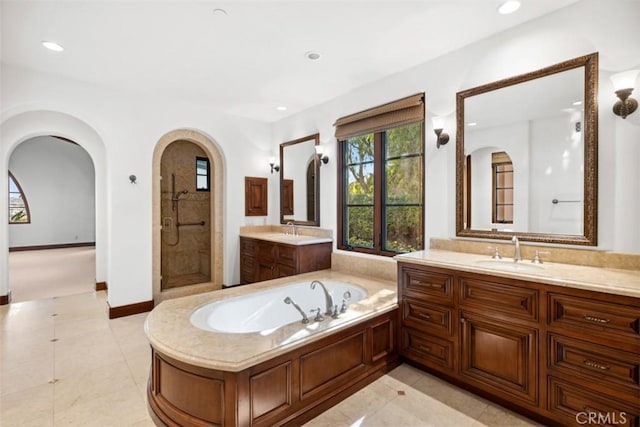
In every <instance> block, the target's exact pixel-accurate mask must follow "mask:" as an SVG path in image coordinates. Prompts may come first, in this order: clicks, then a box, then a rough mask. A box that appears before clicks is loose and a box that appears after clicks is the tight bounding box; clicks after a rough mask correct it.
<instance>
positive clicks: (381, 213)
mask: <svg viewBox="0 0 640 427" xmlns="http://www.w3.org/2000/svg"><path fill="white" fill-rule="evenodd" d="M414 124H419V126H420V131H419V134H420V137H421V142H420V144H421V148H422V151H421V153H420V154H418V155H415V154H412V155H410V156H400V157H393V158H391V159H392V160H393V159H397V158H402V157H421V162H420V169H421V170H420V172H421V175H422V179H421V182H420V186H421V194H420V203H419V204H418V206H420V210H421V212H420V229H421V233H422V236H421V247H420V249H419V250H421V249H424V244H425V242H424V241H425V238H424V235H425V232H424V223H425V220H424V217H425V170H426V168H425V151H426V150H425V140H426V138H425V125H424V121H420V122H414V123H408V124H400V125H398V126H389V127H388V128H386V129H383V130H378V131H375V132H365V133H363V134H362V135H366V134H373V135H374V138H373V185H374V197H373V247H372V248H366V247H357V246H351V245H348V244H347V243H346V239H347V238H348V232H347V230H346V227H347V226H348V219H347V208H348V207H349V204H348V203H346V202H347V201H346V199H345V197H346V193H345V186H346V185H347V184H348V182H349V180H348V177H347V176H345V175H346V174H347V173H348V172H347V170H346V169H345V146H346V143H347V141H348V139H349V137H347V138H345V139H342V140H338V153H339V155H338V156H337V157H338V177H337V187H338V188H337V198H338V200H337V208H338V209H337V216H338V218H337V223H338V242H337V248H338V249H341V250H347V251H352V252H360V253H366V254H372V255H380V256H387V257H392V256H396V255H398V254H402V253H406V252H395V251H390V250H387V249H384V248H383V243H384V242H386V238H387V236H386V233H387V230H386V227H383V225H384V218H385V216H386V207H387V206H388V205H387V204H386V203H385V196H386V189H387V187H386V185H387V184H386V173H385V172H386V169H385V163H386V161H387V160H388V159H387V158H386V149H385V148H386V145H385V144H386V132H387V131H388V130H391V129H394V128H399V127H404V126H410V125H414ZM390 206H394V205H390Z"/></svg>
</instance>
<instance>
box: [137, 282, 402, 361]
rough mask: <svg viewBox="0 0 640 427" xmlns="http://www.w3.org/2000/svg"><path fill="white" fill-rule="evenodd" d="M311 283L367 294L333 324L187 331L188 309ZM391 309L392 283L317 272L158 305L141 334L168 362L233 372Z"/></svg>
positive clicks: (190, 327)
mask: <svg viewBox="0 0 640 427" xmlns="http://www.w3.org/2000/svg"><path fill="white" fill-rule="evenodd" d="M314 279H320V280H335V281H342V282H347V283H352V284H355V285H359V286H361V287H363V288H365V289H367V293H368V294H367V297H366V298H365V299H363V300H360V301H358V302H356V303H353V304H351V305H349V308H348V310H347V312H346V313H343V314H341V315H340V317H339V318H338V319H326V320H325V321H323V322H319V323H318V322H312V323H310V324H308V325H303V324H301V323H299V322H295V323H292V324H289V325H285V326H283V327H281V328H278V329H277V330H275V331H273V332H271V333H269V334H266V335H262V334H260V333H243V334H225V333H216V332H210V331H205V330H202V329H199V328H197V327H195V326H193V325H192V324H191V322H190V320H189V318H190V316H191V313H192V312H193V310H195V309H196V308H198V307H200V306H202V305H204V304H207V303H210V302H213V301H219V300H222V299H226V298H231V297H235V296H238V295H244V294H249V293H253V292H256V291H260V290H264V289H270V288H275V287H279V286H284V285H287V284H290V283H295V282H300V281H309V282H311V281H312V280H314ZM396 307H397V284H396V282H395V281H381V280H374V279H368V278H363V277H359V276H353V275H349V274H344V273H340V272H335V271H331V270H321V271H315V272H312V273H305V274H300V275H297V276H291V277H286V278H282V279H275V280H269V281H266V282H259V283H253V284H250V285H243V286H235V287H232V288H226V289H223V290H219V291H214V292H207V293H204V294H198V295H192V296H187V297H182V298H176V299H171V300H166V301H163V302H162V303H160V304H159V305H158V306H156V307H155V308H154V309H153V310H152V311H151V313H149V316H148V317H147V320H146V322H145V332H146V334H147V337H148V338H149V341H150V343H151V345H152V346H153V347H154V348H155V349H157V350H158V351H160V352H162V353H164V354H166V355H168V356H170V357H173V358H175V359H177V360H180V361H183V362H186V363H189V364H192V365H196V366H201V367H204V368H212V369H219V370H226V371H232V372H238V371H241V370H243V369H246V368H248V367H250V366H253V365H256V364H258V363H260V362H263V361H265V360H269V359H271V358H273V357H275V356H278V355H280V354H284V353H286V352H287V351H289V350H291V349H294V348H298V347H301V346H303V345H305V344H308V343H309V342H313V341H317V340H319V339H321V338H323V337H326V336H327V335H329V334H330V333H332V332H333V331H335V330H337V329H341V328H344V327H346V326H349V325H352V324H355V323H358V322H361V321H363V320H367V319H370V318H373V317H375V316H377V315H379V314H382V313H385V312H388V311H391V310H393V309H394V308H396Z"/></svg>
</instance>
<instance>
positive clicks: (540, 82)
mask: <svg viewBox="0 0 640 427" xmlns="http://www.w3.org/2000/svg"><path fill="white" fill-rule="evenodd" d="M597 94H598V54H597V53H593V54H589V55H585V56H581V57H578V58H574V59H570V60H568V61H564V62H561V63H558V64H555V65H552V66H550V67H546V68H543V69H540V70H537V71H533V72H530V73H526V74H522V75H518V76H514V77H510V78H507V79H504V80H499V81H496V82H492V83H489V84H486V85H483V86H478V87H474V88H471V89H467V90H464V91H461V92H458V93H457V95H456V119H457V132H456V133H457V141H456V235H457V236H460V237H476V238H488V239H511V238H512V236H513V235H517V236H518V238H519V239H521V240H523V241H531V242H544V243H559V244H572V245H589V246H595V245H597V211H598V202H597V192H598V106H597Z"/></svg>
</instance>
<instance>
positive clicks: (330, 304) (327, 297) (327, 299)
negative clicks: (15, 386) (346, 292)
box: [311, 280, 333, 316]
mask: <svg viewBox="0 0 640 427" xmlns="http://www.w3.org/2000/svg"><path fill="white" fill-rule="evenodd" d="M318 284H319V285H320V286H321V287H322V290H323V291H324V300H325V304H326V310H325V312H324V314H325V315H327V316H331V315H332V314H333V298H332V297H331V294H330V293H329V291H327V288H326V287H325V286H324V283H322V282H321V281H319V280H314V281H313V282H311V289H315V288H316V285H318Z"/></svg>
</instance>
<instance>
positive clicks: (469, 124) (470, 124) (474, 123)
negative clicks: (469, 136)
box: [467, 122, 478, 126]
mask: <svg viewBox="0 0 640 427" xmlns="http://www.w3.org/2000/svg"><path fill="white" fill-rule="evenodd" d="M477 124H478V123H476V122H469V123H467V126H475V125H477Z"/></svg>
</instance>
